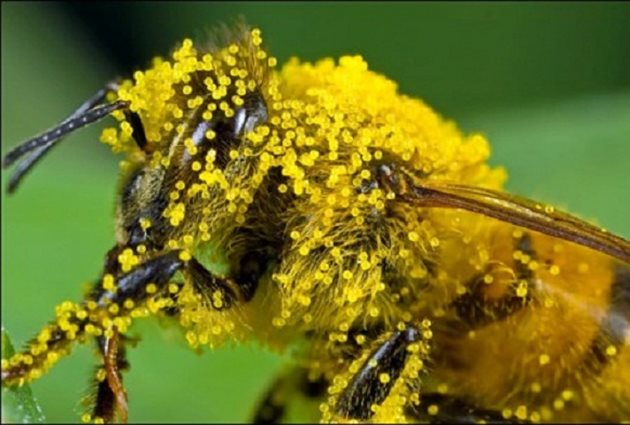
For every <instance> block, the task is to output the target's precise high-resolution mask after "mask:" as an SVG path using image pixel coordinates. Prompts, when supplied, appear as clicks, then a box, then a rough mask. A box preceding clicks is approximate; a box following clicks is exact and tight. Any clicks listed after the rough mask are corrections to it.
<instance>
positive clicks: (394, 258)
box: [2, 27, 630, 423]
mask: <svg viewBox="0 0 630 425" xmlns="http://www.w3.org/2000/svg"><path fill="white" fill-rule="evenodd" d="M108 116H111V117H113V118H114V119H115V120H116V121H117V125H116V126H113V127H109V128H106V129H105V130H104V131H103V132H102V135H101V140H102V141H103V142H104V143H106V144H107V145H109V146H110V147H111V149H112V151H113V152H114V153H120V154H122V155H123V160H122V161H121V163H120V170H121V171H120V182H119V190H118V192H117V193H118V194H117V198H116V234H115V243H114V245H113V247H112V248H111V249H110V250H109V251H108V252H107V253H106V255H105V262H104V266H103V269H102V272H101V274H100V276H99V277H98V278H97V279H96V280H95V281H94V283H93V286H92V288H91V289H90V291H89V292H88V293H87V294H86V296H85V297H84V299H83V300H81V301H79V302H72V301H66V302H63V303H62V304H60V305H59V306H58V307H57V309H56V313H55V318H54V319H53V320H52V321H51V322H50V323H49V324H47V325H46V326H44V327H43V329H42V330H41V331H40V332H39V333H38V334H37V335H36V336H35V337H34V338H33V339H32V340H31V341H30V342H29V343H28V344H27V346H26V347H25V348H24V350H23V351H22V352H20V353H18V354H15V355H13V356H11V357H10V358H7V359H3V360H2V385H3V386H20V385H23V384H25V383H28V382H31V381H33V380H35V379H38V378H40V377H41V376H42V375H43V374H44V373H45V372H46V371H47V370H48V369H49V368H50V367H52V366H53V365H54V364H55V363H56V362H57V361H58V360H59V359H60V358H61V357H63V356H65V355H67V354H68V353H69V352H70V350H71V349H72V348H73V347H74V346H75V345H76V343H77V342H79V343H83V342H87V341H94V342H95V344H96V347H97V351H98V353H99V361H100V365H99V367H98V368H97V370H96V373H95V374H94V377H93V380H94V396H93V403H92V406H91V408H90V411H88V412H87V413H85V415H84V416H83V417H82V419H83V420H84V421H85V422H115V421H120V422H126V421H127V417H128V408H127V392H126V390H125V387H124V385H123V375H122V374H123V372H124V371H125V370H126V369H127V368H128V366H129V363H128V361H127V359H126V355H125V352H126V347H127V345H128V344H129V340H130V338H129V337H128V331H129V328H130V327H131V326H132V325H133V324H134V323H135V322H136V321H137V319H141V318H146V317H153V316H158V317H164V318H168V319H169V320H170V321H172V322H174V323H176V324H177V325H178V326H179V328H181V330H182V333H183V335H184V338H185V339H186V341H187V342H188V344H189V345H190V346H191V347H192V348H199V347H205V346H209V347H211V348H218V347H220V346H221V345H223V344H225V343H226V342H230V341H237V342H243V341H250V340H257V341H259V342H261V343H262V344H264V345H266V346H268V347H269V348H271V349H273V350H276V351H280V352H283V351H289V350H290V351H292V352H293V353H294V362H293V365H292V367H291V368H290V369H287V370H286V371H285V372H284V373H283V374H281V375H280V376H279V377H278V378H277V379H276V380H275V381H274V382H273V383H272V385H271V386H270V387H269V389H268V391H267V392H266V393H265V394H263V396H262V398H261V400H260V403H259V405H258V407H257V409H256V411H255V413H254V415H253V418H252V419H253V420H254V422H257V423H269V422H279V421H282V420H283V419H284V417H285V413H286V411H287V409H288V406H290V404H291V403H292V402H293V400H294V399H296V398H299V397H305V398H307V399H309V400H311V401H312V402H313V404H314V405H315V406H317V407H316V408H317V409H318V410H317V411H318V412H319V415H320V418H321V420H322V421H324V422H339V421H341V422H377V423H378V422H438V423H439V422H447V421H458V422H479V421H490V422H506V423H513V422H541V421H542V422H564V421H603V422H605V421H623V420H629V419H630V389H629V388H630V366H629V365H630V350H628V345H630V331H629V329H630V326H629V320H630V266H629V263H630V242H628V241H627V240H625V239H623V238H621V237H619V236H616V235H614V234H611V233H609V232H607V231H605V230H604V229H602V228H600V227H597V226H594V225H591V224H589V223H587V222H585V221H583V220H580V219H578V218H576V217H574V216H571V215H569V214H567V213H564V212H561V211H558V210H556V209H555V208H554V207H552V206H550V205H545V204H542V203H537V202H535V201H531V200H528V199H524V198H521V197H518V196H515V195H511V194H508V193H506V192H504V191H503V190H502V185H503V183H504V180H505V178H506V175H505V172H504V170H503V169H502V168H495V167H491V166H489V165H488V163H487V159H488V156H489V153H490V150H489V145H488V142H487V140H486V139H485V138H484V137H483V136H481V135H479V134H472V135H464V134H462V132H461V131H460V130H459V129H457V128H456V126H454V125H453V124H452V123H450V122H447V121H445V120H444V119H443V118H442V117H440V116H439V115H438V114H436V113H435V112H434V111H433V110H432V109H431V108H430V107H429V106H427V105H426V104H425V103H423V102H422V101H420V100H418V99H414V98H411V97H407V96H405V95H402V94H400V93H399V92H398V90H397V87H396V84H395V83H394V82H392V81H391V80H389V79H387V78H386V77H384V76H382V75H379V74H377V73H375V72H373V71H371V70H369V69H368V66H367V63H366V62H365V61H364V60H363V59H362V58H361V57H360V56H344V57H342V58H340V59H339V60H338V61H337V62H336V61H333V60H331V59H324V60H321V61H319V62H316V63H313V64H311V63H302V62H300V61H299V60H297V59H293V60H291V61H289V62H288V63H287V64H285V65H284V66H283V67H282V68H281V69H278V68H277V64H276V59H275V58H274V57H272V56H270V54H269V53H268V51H267V50H266V48H265V47H264V45H263V42H262V35H261V31H260V30H259V29H248V28H242V27H239V28H236V29H234V30H232V31H230V32H229V34H227V35H226V36H225V37H224V39H223V40H221V41H220V42H218V43H217V44H216V46H214V45H213V46H207V45H206V46H203V47H202V46H197V45H195V44H194V43H193V42H192V41H191V40H189V39H186V40H184V41H183V42H182V43H181V44H180V45H179V46H178V47H177V48H176V49H175V50H174V51H173V53H172V55H171V57H170V58H168V59H164V58H156V59H154V61H153V63H152V65H151V66H150V67H149V68H148V69H146V70H144V71H137V72H135V73H134V74H133V76H132V77H131V78H129V79H121V80H114V81H112V82H110V83H108V84H106V85H105V86H104V87H103V88H102V89H101V90H99V91H98V92H97V93H95V94H94V95H93V96H92V97H90V98H89V99H88V100H87V101H86V102H85V103H84V104H82V105H81V106H80V107H79V108H78V109H77V110H76V111H75V112H73V113H72V114H71V115H70V116H69V117H68V118H67V119H65V120H63V121H62V122H61V123H60V124H58V125H57V126H55V127H54V128H52V129H50V130H48V131H46V132H44V133H42V134H40V135H39V136H36V137H34V138H33V139H30V140H28V141H26V142H25V143H23V144H21V145H19V146H17V147H16V148H14V149H12V150H10V151H9V152H8V153H7V154H6V155H5V157H4V162H3V166H4V167H9V166H11V165H13V164H17V165H16V168H15V169H14V172H13V174H12V176H11V178H10V179H9V182H8V191H9V192H13V191H15V190H16V189H17V187H18V186H19V184H20V183H21V182H22V181H23V178H24V176H25V175H26V174H27V173H28V172H29V171H30V170H31V169H32V168H33V166H34V165H35V164H37V163H38V162H39V160H40V159H41V158H43V157H44V156H45V155H46V154H47V153H48V152H49V151H50V150H51V149H52V148H53V147H54V146H56V145H57V144H58V143H59V142H60V141H61V140H62V139H63V138H64V137H65V136H66V135H67V134H69V133H72V132H74V131H75V130H77V129H79V128H82V127H85V126H88V125H90V124H92V123H94V122H96V121H99V120H101V119H103V118H105V117H108Z"/></svg>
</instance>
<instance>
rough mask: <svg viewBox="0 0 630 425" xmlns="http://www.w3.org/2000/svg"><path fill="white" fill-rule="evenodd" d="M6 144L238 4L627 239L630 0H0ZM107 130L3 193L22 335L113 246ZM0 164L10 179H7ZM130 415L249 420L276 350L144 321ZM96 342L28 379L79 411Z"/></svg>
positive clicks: (72, 413) (6, 259) (75, 289)
mask: <svg viewBox="0 0 630 425" xmlns="http://www.w3.org/2000/svg"><path fill="white" fill-rule="evenodd" d="M1 7H2V151H3V153H4V152H6V151H7V150H8V148H10V147H11V146H12V145H14V144H16V143H18V142H19V141H21V140H23V139H25V138H27V137H28V136H31V135H34V134H36V133H37V132H39V131H41V130H43V129H45V128H47V127H49V126H50V125H52V124H54V123H57V122H59V121H60V120H61V119H62V118H63V117H64V116H66V115H67V114H68V113H69V112H70V111H71V110H72V109H73V108H74V107H75V106H77V105H78V104H79V103H80V102H81V101H83V100H84V99H86V98H87V97H88V96H89V95H91V94H92V93H93V92H94V91H96V90H97V89H98V88H100V87H101V86H102V85H103V83H104V82H106V81H107V80H108V79H110V78H111V77H112V76H116V75H127V74H128V73H129V72H131V71H133V70H134V69H136V68H139V67H143V66H144V65H145V64H146V63H148V61H149V60H150V59H151V57H152V56H153V55H155V54H166V53H167V52H168V51H169V49H170V48H171V47H172V45H173V44H174V43H175V42H177V41H178V40H180V39H181V38H183V37H185V36H192V37H198V36H202V35H203V34H204V31H205V30H206V29H207V28H210V27H212V26H213V25H214V24H216V23H219V22H225V21H230V20H232V19H233V18H235V17H237V16H239V15H242V16H244V17H245V18H246V19H247V21H248V22H249V23H251V24H254V25H257V26H260V27H261V28H262V29H263V35H264V36H265V40H266V41H267V43H268V46H269V47H270V48H271V50H272V52H273V54H275V55H276V56H277V57H278V59H279V60H280V61H281V62H284V61H285V60H286V59H287V58H289V57H290V56H292V55H297V56H299V57H301V58H303V59H307V60H315V59H317V58H320V57H324V56H335V57H336V56H339V55H341V54H346V53H360V54H362V55H364V57H365V58H366V59H367V60H368V62H369V64H370V67H371V68H372V69H374V70H376V71H378V72H381V73H384V74H386V75H388V76H390V77H391V78H392V79H394V80H396V81H397V82H398V83H399V85H400V88H401V91H403V92H405V93H408V94H412V95H415V96H418V97H422V98H424V99H425V100H426V101H427V102H428V103H429V104H431V105H433V106H434V107H435V108H436V109H437V110H438V111H439V112H440V113H442V114H443V115H445V116H447V117H450V118H452V119H454V120H455V121H456V122H458V123H459V125H460V126H461V127H462V128H464V129H465V130H467V131H472V130H479V131H482V132H483V133H485V134H487V135H488V137H489V138H490V141H491V142H492V144H493V148H494V150H493V158H492V163H494V164H503V165H505V166H506V167H507V168H508V170H509V171H510V181H509V183H508V188H509V189H510V190H512V191H515V192H517V193H520V194H523V195H527V196H530V197H535V198H537V199H541V200H544V201H549V202H553V203H555V204H556V205H559V206H561V207H564V208H568V209H570V210H571V211H573V212H576V213H578V214H580V215H581V216H583V217H585V218H589V219H596V220H597V221H598V222H599V223H601V224H603V225H605V226H606V227H608V228H609V229H610V230H612V231H615V232H618V233H620V234H622V235H624V236H626V237H629V236H630V220H629V219H628V217H630V177H629V173H630V4H622V3H605V2H598V3H575V4H571V3H567V2H562V3H556V4H541V3H478V4H471V3H466V4H461V3H460V4H437V3H395V2H389V3H375V2H369V3H342V4H331V3H268V4H267V3H247V2H237V3H229V4H228V3H196V2H195V3H185V2H178V3H176V4H175V3H165V2H160V3H131V4H128V3H113V2H108V3H93V4H92V3H91V4H87V3H85V4H79V3H76V4H65V3H56V4H55V3H53V4H49V3H26V4H19V3H7V2H2V6H1ZM100 128H102V125H97V126H95V127H94V128H90V129H86V130H83V131H81V132H79V133H78V134H76V135H74V136H72V137H70V138H69V139H68V140H67V142H66V143H64V144H63V145H62V146H61V147H59V148H58V149H56V150H55V151H54V153H53V154H52V155H50V156H49V157H48V158H47V159H46V160H45V161H43V162H42V164H41V165H40V166H39V167H37V169H36V170H35V172H33V173H32V175H31V176H29V178H28V179H27V180H26V182H25V183H24V185H23V187H22V188H21V189H22V190H20V191H19V193H17V194H16V195H15V196H12V197H7V196H6V195H4V194H3V195H2V323H3V324H4V325H5V326H6V327H7V329H8V330H9V332H10V334H11V336H12V337H13V340H14V343H15V344H17V345H21V344H22V343H23V342H25V341H26V340H27V339H28V338H29V337H31V336H32V335H33V334H34V333H35V332H36V331H37V330H38V329H39V327H40V326H41V325H43V324H44V323H45V322H46V321H47V320H48V319H49V318H51V317H52V315H53V311H54V309H53V307H54V306H55V305H56V304H57V303H58V302H60V301H62V300H64V299H77V298H78V297H79V296H80V293H81V291H82V289H83V288H84V285H85V284H87V283H88V282H89V281H90V280H91V279H93V278H95V277H96V276H97V275H98V273H99V271H100V268H101V266H102V261H103V255H104V253H105V252H106V250H107V249H108V248H109V247H110V246H111V245H112V243H113V220H112V216H113V208H114V206H113V197H114V194H115V183H116V174H117V158H115V157H113V155H111V153H110V152H109V150H108V149H107V148H106V147H105V146H104V145H102V144H100V143H99V142H97V138H98V134H99V131H100ZM6 180H7V173H5V172H3V175H2V183H3V185H4V184H6ZM136 330H137V333H138V334H140V335H142V343H141V344H139V345H138V347H137V348H135V349H132V350H131V351H130V353H129V358H130V360H131V363H132V371H131V372H130V373H128V374H127V375H126V377H125V380H126V383H127V386H128V391H129V395H130V420H131V421H164V422H170V421H177V422H195V421H197V422H201V421H205V422H207V421H223V422H225V421H231V422H238V421H244V420H245V419H246V418H247V417H248V415H249V412H250V410H251V407H252V406H253V405H254V402H255V400H256V398H257V396H258V395H259V394H260V392H261V391H262V390H263V388H264V387H265V385H266V383H267V382H269V380H270V379H271V377H272V376H273V374H274V373H275V372H276V371H278V370H279V369H280V365H281V359H280V358H279V357H278V356H276V355H274V354H271V353H267V352H264V351H262V350H260V349H259V348H257V347H256V346H254V345H252V346H246V347H236V348H226V349H223V350H220V351H216V352H206V353H204V355H202V356H199V355H197V354H195V353H194V352H192V351H191V350H189V349H187V348H186V346H185V344H184V343H183V342H182V341H181V338H180V336H179V334H178V333H177V331H176V330H174V329H168V328H162V327H160V325H159V324H158V323H157V322H156V321H147V322H141V323H138V326H137V327H136ZM93 365H94V358H93V357H92V355H91V348H88V347H86V346H83V347H79V348H77V349H76V350H75V352H74V354H73V355H72V357H71V358H69V359H65V360H63V361H61V362H60V363H59V364H58V365H57V367H55V368H54V369H53V370H52V371H51V372H50V373H49V374H48V375H47V376H46V377H45V378H43V379H41V380H40V381H38V382H36V383H35V384H34V385H33V390H34V392H35V394H36V395H37V397H38V399H39V401H40V402H41V404H42V407H43V409H44V412H45V414H46V416H47V418H48V420H49V421H51V422H65V421H77V420H78V419H79V416H78V412H79V411H80V405H79V403H78V400H79V399H80V397H81V396H82V395H83V394H84V393H85V391H86V389H87V382H88V376H89V374H90V373H91V371H92V367H93Z"/></svg>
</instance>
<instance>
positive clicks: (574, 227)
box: [400, 180, 630, 263]
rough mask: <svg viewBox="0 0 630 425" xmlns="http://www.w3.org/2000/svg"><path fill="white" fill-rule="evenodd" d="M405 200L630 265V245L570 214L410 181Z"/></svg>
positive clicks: (486, 192) (476, 190)
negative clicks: (479, 217)
mask: <svg viewBox="0 0 630 425" xmlns="http://www.w3.org/2000/svg"><path fill="white" fill-rule="evenodd" d="M406 183H407V187H406V188H405V189H404V190H403V191H402V193H401V195H400V196H401V197H402V198H403V199H404V200H406V201H408V202H410V203H413V204H416V205H418V206H421V207H425V208H459V209H462V210H466V211H470V212H473V213H477V214H482V215H485V216H488V217H492V218H496V219H498V220H501V221H504V222H507V223H512V224H515V225H517V226H521V227H525V228H527V229H531V230H535V231H537V232H540V233H544V234H547V235H550V236H553V237H556V238H559V239H564V240H567V241H570V242H574V243H577V244H580V245H584V246H586V247H589V248H592V249H594V250H597V251H600V252H603V253H605V254H608V255H611V256H613V257H615V258H618V259H620V260H622V261H625V262H627V263H630V242H629V241H627V240H626V239H624V238H622V237H620V236H617V235H614V234H612V233H608V232H607V231H606V230H604V229H602V228H600V227H596V226H593V225H592V224H589V223H587V222H586V221H584V220H581V219H579V218H577V217H574V216H572V215H570V214H567V213H564V212H562V211H557V210H556V209H554V208H552V207H549V206H545V205H543V204H541V203H537V202H534V201H532V200H529V199H525V198H521V197H519V196H516V195H511V194H508V193H504V192H498V191H495V190H490V189H484V188H480V187H472V186H465V185H459V184H451V183H445V182H431V181H426V182H422V184H421V185H417V184H414V183H412V182H411V181H410V180H407V182H406Z"/></svg>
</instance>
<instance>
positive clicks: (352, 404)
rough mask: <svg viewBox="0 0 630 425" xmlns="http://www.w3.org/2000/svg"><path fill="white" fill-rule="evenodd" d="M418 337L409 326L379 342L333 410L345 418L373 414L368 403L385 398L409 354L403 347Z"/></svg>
mask: <svg viewBox="0 0 630 425" xmlns="http://www.w3.org/2000/svg"><path fill="white" fill-rule="evenodd" d="M419 339H420V334H419V332H418V331H417V330H416V329H415V328H413V327H411V326H409V327H407V328H406V329H405V330H403V331H397V332H395V333H394V334H393V335H392V336H391V337H390V338H389V339H387V340H386V341H385V342H384V343H383V344H381V345H380V346H379V347H378V348H377V349H376V350H375V351H374V352H373V353H372V354H371V355H370V356H369V357H368V359H367V360H366V361H365V363H364V364H363V366H362V367H361V369H360V370H359V371H358V372H357V374H356V375H355V376H354V377H353V379H352V381H350V383H349V384H348V387H347V388H346V389H345V390H344V392H343V393H342V394H341V397H340V398H339V400H338V401H337V406H336V411H337V414H338V415H340V416H343V417H345V418H349V419H358V420H367V419H369V418H370V417H371V416H372V415H373V414H374V412H373V411H372V410H371V406H372V405H373V404H380V403H382V402H383V401H384V400H385V398H386V397H387V396H388V394H389V392H390V390H391V389H392V387H393V386H394V384H395V383H396V379H398V377H399V376H400V374H401V373H402V371H403V369H404V367H405V362H406V360H407V357H408V355H409V352H408V351H407V347H408V346H409V345H410V344H412V343H414V342H417V341H418V340H419ZM384 377H386V379H384Z"/></svg>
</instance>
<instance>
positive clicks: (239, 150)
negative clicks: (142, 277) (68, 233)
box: [102, 30, 275, 243]
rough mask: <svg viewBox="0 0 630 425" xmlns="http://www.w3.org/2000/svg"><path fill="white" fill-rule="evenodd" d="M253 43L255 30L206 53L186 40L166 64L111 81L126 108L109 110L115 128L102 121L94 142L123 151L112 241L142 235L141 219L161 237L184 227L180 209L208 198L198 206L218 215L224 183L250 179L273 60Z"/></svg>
mask: <svg viewBox="0 0 630 425" xmlns="http://www.w3.org/2000/svg"><path fill="white" fill-rule="evenodd" d="M260 44H261V39H260V33H259V31H257V30H252V31H249V32H248V33H247V35H246V36H241V38H239V39H237V40H236V41H235V42H232V43H230V44H228V45H227V46H225V47H223V48H222V49H219V50H216V51H212V52H204V51H198V50H197V49H195V48H194V47H193V44H192V42H191V41H190V40H185V41H184V42H183V43H182V45H181V47H180V48H179V49H177V50H176V51H175V52H174V53H173V55H172V57H173V61H172V62H170V61H164V60H162V59H159V58H158V59H155V60H154V64H153V67H152V68H150V69H148V70H146V71H142V72H140V71H138V72H136V73H135V74H134V76H133V80H126V81H123V82H122V83H121V84H120V87H119V88H118V90H117V91H116V92H115V93H114V95H115V97H116V100H117V101H124V102H126V103H127V105H128V106H127V108H126V109H124V110H121V111H116V112H115V113H114V114H113V115H114V117H115V118H116V119H117V120H118V121H119V126H118V128H113V127H112V128H107V129H105V130H104V131H103V133H102V140H103V141H104V142H105V143H107V144H110V145H111V146H112V149H113V150H114V151H123V152H126V153H127V157H126V159H125V160H123V163H122V164H123V167H122V168H123V187H122V190H121V191H120V193H121V199H120V202H119V209H118V216H119V224H120V226H119V230H120V231H121V232H122V233H121V235H122V236H121V237H120V238H119V240H121V239H122V241H121V242H123V243H125V241H128V243H137V242H139V241H142V240H143V238H146V235H147V234H148V233H147V232H144V230H142V229H141V227H140V223H141V222H143V223H145V225H144V227H145V228H147V224H146V223H152V225H151V227H153V230H152V231H149V233H150V232H153V233H154V234H155V235H156V237H155V238H154V239H156V240H160V241H161V242H164V241H163V240H162V239H163V237H161V236H159V235H164V234H169V235H172V234H173V233H181V232H180V231H182V232H187V231H188V230H189V229H187V223H186V214H187V211H191V210H194V209H196V208H197V207H200V205H201V204H204V205H208V204H211V208H208V207H206V210H212V211H213V214H214V215H220V211H221V208H220V206H221V205H223V206H225V207H226V206H227V204H226V202H225V201H226V198H228V195H227V192H229V189H230V188H231V187H238V186H239V185H241V186H242V185H243V184H244V183H243V182H246V181H248V180H249V177H251V176H250V175H248V173H251V172H252V170H253V169H255V168H256V167H254V166H252V165H253V164H257V163H258V160H259V156H260V153H261V150H262V149H263V143H262V140H263V139H264V138H263V135H262V133H264V132H265V131H266V132H267V133H268V129H265V128H261V127H264V126H261V124H264V123H266V121H267V119H268V109H267V101H266V98H269V99H270V98H273V93H274V89H273V87H272V85H271V84H269V83H268V78H267V75H266V73H267V71H268V68H269V67H270V66H273V65H274V64H275V60H274V59H273V58H269V57H268V56H267V53H266V52H265V51H264V50H262V48H261V47H260ZM231 201H232V200H230V199H228V202H227V203H229V202H231ZM231 210H232V211H233V210H234V207H231ZM199 213H200V212H199V211H197V212H196V215H195V217H200V214H199ZM169 227H174V228H177V231H175V232H173V231H169ZM125 229H126V231H125ZM170 230H172V229H170ZM191 231H192V233H196V232H197V229H191ZM119 233H120V232H119ZM188 233H190V232H188Z"/></svg>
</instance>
